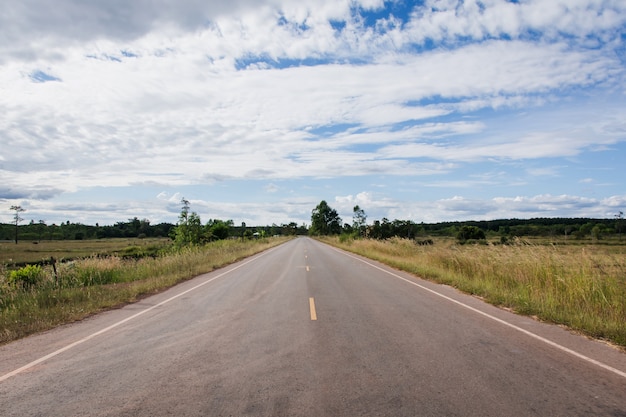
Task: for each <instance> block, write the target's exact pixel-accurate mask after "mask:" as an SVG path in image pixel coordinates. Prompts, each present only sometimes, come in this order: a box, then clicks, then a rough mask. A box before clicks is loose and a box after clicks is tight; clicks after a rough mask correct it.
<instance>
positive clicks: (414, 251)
mask: <svg viewBox="0 0 626 417" xmlns="http://www.w3.org/2000/svg"><path fill="white" fill-rule="evenodd" d="M324 240H325V241H327V242H328V243H331V244H333V245H335V246H338V247H341V248H343V249H346V250H349V251H352V252H354V253H358V254H360V255H363V256H366V257H368V258H371V259H375V260H378V261H380V262H383V263H386V264H388V265H390V266H393V267H395V268H398V269H401V270H404V271H407V272H411V273H414V274H416V275H418V276H421V277H423V278H426V279H429V280H433V281H436V282H440V283H444V284H448V285H452V286H454V287H456V288H458V289H460V290H461V291H464V292H466V293H469V294H475V295H477V296H480V297H482V298H484V299H485V300H486V301H488V302H490V303H492V304H495V305H498V306H503V307H507V308H510V309H512V310H514V311H516V312H518V313H520V314H526V315H530V316H535V317H537V318H539V319H541V320H545V321H549V322H553V323H558V324H563V325H566V326H568V327H570V328H571V329H574V330H577V331H580V332H582V333H584V334H586V335H588V336H591V337H594V338H600V339H605V340H607V341H610V342H613V343H615V344H617V345H619V346H621V347H626V247H625V246H623V245H619V244H617V245H606V244H602V245H593V244H588V245H583V246H581V245H578V244H576V245H550V244H547V242H546V241H543V243H542V244H539V241H535V243H534V244H528V243H527V242H513V244H510V245H457V244H456V243H455V241H454V240H451V239H439V240H435V241H434V244H433V245H426V246H418V245H416V244H415V243H414V242H413V241H411V240H406V239H390V240H386V241H377V240H349V239H348V240H345V239H339V238H328V239H324Z"/></svg>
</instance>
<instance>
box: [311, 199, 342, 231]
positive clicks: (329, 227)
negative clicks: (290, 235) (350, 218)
mask: <svg viewBox="0 0 626 417" xmlns="http://www.w3.org/2000/svg"><path fill="white" fill-rule="evenodd" d="M310 233H311V234H314V235H338V234H340V233H341V217H339V215H338V214H337V211H336V210H335V209H333V208H331V207H330V206H329V205H328V203H327V202H326V201H324V200H322V201H321V202H320V203H319V204H318V205H317V207H315V208H314V209H313V210H312V212H311V230H310Z"/></svg>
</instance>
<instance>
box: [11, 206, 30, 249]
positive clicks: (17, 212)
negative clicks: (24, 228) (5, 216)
mask: <svg viewBox="0 0 626 417" xmlns="http://www.w3.org/2000/svg"><path fill="white" fill-rule="evenodd" d="M11 210H13V211H15V214H14V215H13V222H14V223H15V244H16V245H17V234H18V225H19V224H20V222H21V221H22V220H24V219H22V218H21V217H20V213H22V212H24V211H26V210H24V209H23V208H22V206H11Z"/></svg>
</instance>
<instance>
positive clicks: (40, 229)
mask: <svg viewBox="0 0 626 417" xmlns="http://www.w3.org/2000/svg"><path fill="white" fill-rule="evenodd" d="M44 230H46V222H45V221H43V220H39V224H38V226H37V234H38V236H39V241H40V242H41V236H42V235H43V232H44Z"/></svg>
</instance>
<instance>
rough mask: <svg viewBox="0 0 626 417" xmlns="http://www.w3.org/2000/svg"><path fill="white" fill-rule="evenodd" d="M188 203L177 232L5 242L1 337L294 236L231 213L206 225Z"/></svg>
mask: <svg viewBox="0 0 626 417" xmlns="http://www.w3.org/2000/svg"><path fill="white" fill-rule="evenodd" d="M182 204H183V207H182V211H181V215H180V218H179V222H178V224H177V225H176V226H174V227H172V228H170V235H171V239H170V238H157V237H146V236H141V237H139V236H137V237H135V238H117V239H101V240H95V239H94V240H86V239H83V238H82V236H81V238H80V239H75V240H73V241H66V240H56V241H55V240H50V241H37V242H36V244H33V243H34V242H21V241H20V242H19V244H18V239H15V243H9V242H5V243H2V244H0V249H2V263H1V264H0V344H2V343H6V342H9V341H11V340H15V339H18V338H21V337H24V336H27V335H29V334H33V333H35V332H40V331H43V330H47V329H50V328H53V327H55V326H58V325H60V324H64V323H68V322H72V321H76V320H81V319H83V318H85V317H87V316H90V315H92V314H95V313H97V312H100V311H103V310H106V309H110V308H114V307H118V306H122V305H124V304H127V303H131V302H134V301H137V300H138V299H140V298H142V297H145V296H147V295H150V294H154V293H157V292H159V291H162V290H164V289H166V288H168V287H171V286H173V285H175V284H177V283H179V282H181V281H184V280H187V279H190V278H193V277H195V276H198V275H200V274H203V273H207V272H210V271H212V270H214V269H216V268H220V267H223V266H225V265H228V264H231V263H233V262H236V261H238V260H240V259H243V258H246V257H248V256H251V255H253V254H255V253H258V252H261V251H263V250H266V249H268V248H271V247H273V246H276V245H279V244H281V243H283V242H285V241H286V240H288V239H289V238H290V236H289V235H288V236H285V237H278V236H277V237H267V235H266V233H265V232H264V231H263V230H259V231H257V232H252V231H248V230H247V229H246V228H245V226H244V228H243V230H236V231H235V233H236V234H235V235H233V234H232V230H231V226H232V222H231V221H220V220H210V221H209V222H208V223H207V224H206V225H202V224H201V221H200V216H198V215H197V214H196V213H194V212H191V211H190V205H189V202H188V201H187V200H184V199H183V201H182ZM12 209H13V208H12ZM13 210H14V209H13ZM16 213H17V212H16ZM16 216H17V214H16ZM17 223H18V220H16V222H15V225H14V227H17ZM129 224H130V225H132V224H133V221H131V222H129ZM140 224H141V222H137V224H136V225H137V226H138V228H139V226H140ZM143 224H144V225H147V224H148V223H147V222H144V223H143ZM64 227H66V228H67V227H70V224H69V223H68V224H67V225H66V226H64ZM144 230H145V231H148V229H144ZM240 232H241V234H240ZM16 233H17V232H16ZM17 236H19V235H17Z"/></svg>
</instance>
